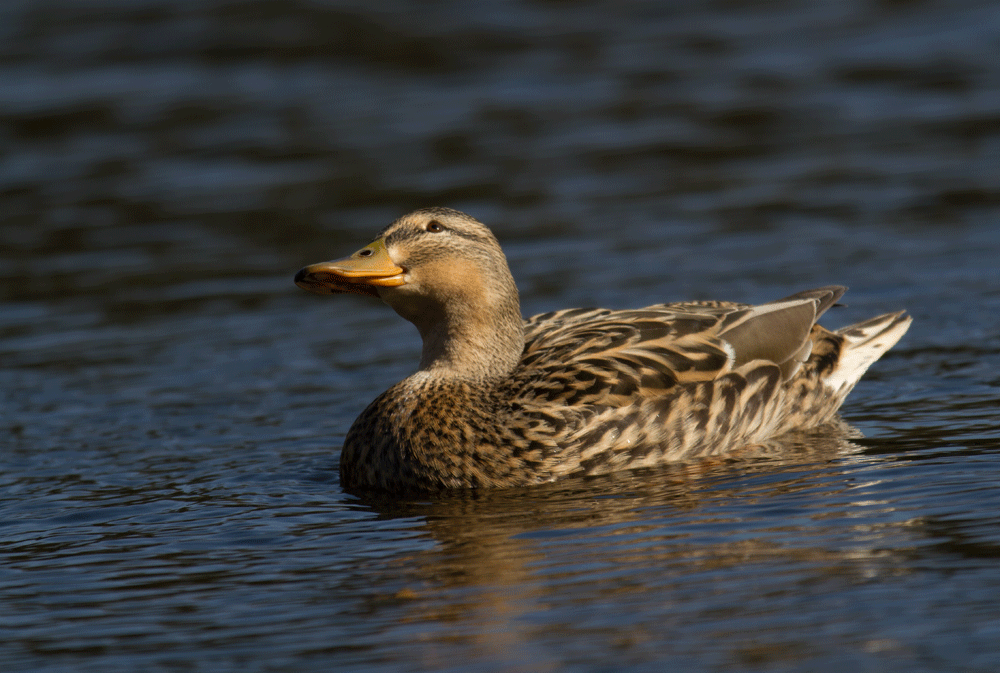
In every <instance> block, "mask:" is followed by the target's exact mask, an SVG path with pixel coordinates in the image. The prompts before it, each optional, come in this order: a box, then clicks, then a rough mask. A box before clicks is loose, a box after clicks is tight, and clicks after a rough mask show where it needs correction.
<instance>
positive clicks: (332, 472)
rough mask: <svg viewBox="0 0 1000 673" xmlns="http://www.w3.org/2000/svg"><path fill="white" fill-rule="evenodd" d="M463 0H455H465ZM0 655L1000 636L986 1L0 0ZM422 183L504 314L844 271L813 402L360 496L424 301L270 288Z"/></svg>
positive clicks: (617, 652)
mask: <svg viewBox="0 0 1000 673" xmlns="http://www.w3.org/2000/svg"><path fill="white" fill-rule="evenodd" d="M473 9H475V11H473ZM0 32H2V35H3V40H0V84H2V86H0V149H2V158H0V449H2V450H0V670H2V671H5V672H6V671H31V672H33V673H34V672H36V671H37V672H43V673H47V672H55V671H74V672H76V671H83V672H89V671H95V672H96V671H100V672H101V673H105V672H114V671H130V672H131V671H140V670H141V671H202V670H204V671H212V672H213V673H218V672H225V671H240V672H241V673H246V672H249V671H268V672H270V671H296V672H300V671H329V670H351V671H372V672H374V671H430V670H434V671H467V670H474V671H532V672H534V671H550V670H560V671H561V670H579V671H618V670H635V671H662V670H667V669H669V670H691V671H702V670H703V671H802V670H809V671H843V670H857V671H880V672H881V671H906V672H907V673H912V672H919V671H934V672H940V671H983V672H987V671H989V672H992V671H995V670H997V668H998V667H1000V620H998V619H997V608H996V606H997V605H998V603H1000V565H998V558H1000V487H998V484H1000V415H998V414H997V406H998V404H997V402H998V393H997V387H998V385H1000V376H998V374H997V371H998V365H1000V356H998V354H1000V285H998V281H997V279H996V260H997V259H1000V172H998V171H997V170H996V167H997V165H998V162H1000V123H998V122H1000V65H998V62H997V59H996V54H997V49H998V47H1000V38H998V36H1000V12H998V11H997V9H996V8H995V7H994V6H993V5H992V4H991V3H988V2H973V1H969V2H947V3H946V2H943V0H940V1H939V0H924V1H922V2H891V1H884V2H871V3H853V4H831V3H820V2H786V3H771V4H765V5H764V6H760V5H759V4H758V3H740V2H729V3H715V4H705V3H682V2H672V3H662V2H648V3H634V4H631V5H628V6H627V7H626V6H625V5H622V6H621V7H619V6H610V5H602V4H600V3H593V2H572V3H570V2H562V3H555V2H529V1H528V0H519V1H513V0H511V1H508V2H502V3H482V4H481V5H470V4H468V3H455V2H449V1H445V0H442V1H440V2H428V3H420V4H410V3H402V2H398V3H390V4H385V3H383V4H381V5H379V9H373V8H370V7H368V5H366V4H364V3H354V4H351V3H347V2H342V3H341V2H328V3H306V2H288V3H267V2H250V1H239V2H227V3H223V2H215V1H214V0H213V1H209V2H203V1H199V2H159V1H157V0H138V1H135V2H129V3H120V2H119V3H116V2H112V1H111V0H86V1H85V2H72V3H68V2H56V1H55V0H46V1H44V2H8V3H5V4H4V5H3V7H2V8H0ZM427 205H447V206H451V207H456V208H460V209H463V210H466V211H468V212H469V213H471V214H473V215H475V216H476V217H478V218H479V219H481V220H483V221H484V222H486V223H488V224H490V225H491V226H492V227H493V229H494V231H495V232H496V233H497V235H498V237H499V238H500V241H501V243H502V244H503V246H504V249H505V250H506V252H507V254H508V258H509V261H510V265H511V268H512V270H513V273H514V276H515V278H516V279H517V281H518V285H519V287H520V289H521V294H522V308H523V310H524V312H525V314H532V313H537V312H541V311H547V310H552V309H556V308H563V307H569V306H593V305H603V306H609V307H636V306H643V305H647V304H651V303H655V302H661V301H673V300H682V299H705V298H720V299H731V300H738V301H747V302H760V301H767V300H770V299H775V298H778V297H781V296H785V295H787V294H790V293H792V292H795V291H798V290H802V289H806V288H809V287H816V286H821V285H826V284H830V283H842V284H846V285H848V286H850V287H851V290H850V292H849V293H848V294H847V295H846V297H845V300H844V301H845V303H846V304H847V306H846V307H842V308H837V309H835V310H832V311H831V312H830V313H828V315H827V318H825V321H826V324H828V325H830V326H832V327H836V326H839V325H843V324H847V323H849V322H852V321H856V320H861V319H864V318H866V317H869V316H872V315H876V314H878V313H882V312H888V311H894V310H899V309H903V308H905V309H907V310H909V311H910V313H911V314H912V315H913V316H914V323H913V327H912V328H911V330H910V332H909V334H907V336H906V337H905V338H904V339H903V341H901V342H900V344H899V345H898V346H897V347H896V348H894V349H893V350H892V351H891V352H890V353H889V354H888V355H887V356H886V357H885V358H883V360H881V361H880V362H879V363H877V364H876V365H875V366H873V367H872V369H871V370H870V371H869V373H868V374H867V375H866V377H865V378H864V379H863V380H862V382H861V383H860V384H859V386H858V387H857V388H856V389H855V391H854V392H853V393H852V395H851V397H850V398H849V400H848V402H847V404H846V405H845V406H844V408H843V414H842V415H843V418H844V421H845V423H846V424H847V426H845V428H843V429H842V431H840V432H837V433H826V434H819V435H813V436H804V437H793V438H789V439H787V441H785V442H783V443H781V444H780V445H778V446H775V447H769V448H768V450H766V451H764V450H762V451H761V452H759V453H756V454H751V455H744V456H740V457H738V458H733V459H731V460H712V461H700V462H692V463H685V464H681V465H672V466H664V467H662V468H660V469H656V470H645V471H639V472H631V473H623V474H618V475H613V476H609V477H604V478H595V479H579V480H568V481H565V482H561V483H557V484H554V485H549V486H544V487H540V488H533V489H518V490H513V491H502V492H493V493H476V494H467V495H451V496H443V497H433V498H425V499H416V500H404V501H394V500H391V499H384V500H365V499H359V498H358V497H356V496H352V495H349V494H346V493H344V492H343V491H342V490H341V489H340V486H339V482H338V475H337V459H338V452H339V447H340V444H341V442H342V441H343V437H344V433H345V432H346V430H347V428H348V427H349V426H350V423H351V421H352V420H353V419H354V417H355V416H356V415H357V414H358V413H359V412H360V411H361V409H363V408H364V406H365V405H366V404H367V403H368V402H369V401H370V400H371V399H373V398H374V397H375V396H376V395H377V394H379V393H380V392H381V391H382V390H384V389H385V388H386V387H388V386H389V385H391V384H392V383H394V382H395V381H397V380H399V379H400V378H402V377H404V376H406V375H407V374H408V373H410V372H411V371H413V369H414V368H415V366H416V362H417V359H418V356H419V342H418V339H417V335H416V332H415V330H414V329H413V328H412V327H411V326H410V325H408V324H406V323H405V322H403V321H402V320H401V319H400V318H398V317H397V316H396V315H395V314H394V313H393V312H392V311H391V310H390V309H388V308H387V307H385V306H383V305H380V304H379V303H378V302H375V301H371V300H366V299H364V298H360V297H317V296H313V295H309V294H307V293H304V292H302V291H301V290H299V289H297V288H296V287H294V285H293V284H292V282H291V279H292V276H293V275H294V273H295V271H296V270H297V269H298V268H300V267H301V266H303V265H304V264H307V263H311V262H316V261H320V260H323V259H330V258H334V257H338V256H341V255H343V254H346V253H349V252H351V251H353V250H355V249H357V248H358V247H360V246H361V245H363V244H364V243H366V242H367V241H368V240H370V238H371V236H372V235H373V234H374V233H375V232H376V231H378V230H379V229H380V228H382V227H383V226H384V225H385V224H386V223H388V222H389V221H390V220H392V219H393V218H395V217H397V216H399V215H401V214H403V213H405V212H407V211H408V210H410V209H412V208H415V207H419V206H427Z"/></svg>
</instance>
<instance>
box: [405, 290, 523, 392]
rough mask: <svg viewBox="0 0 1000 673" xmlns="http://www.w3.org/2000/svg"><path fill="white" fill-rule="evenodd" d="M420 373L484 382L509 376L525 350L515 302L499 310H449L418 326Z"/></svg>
mask: <svg viewBox="0 0 1000 673" xmlns="http://www.w3.org/2000/svg"><path fill="white" fill-rule="evenodd" d="M417 328H418V329H419V330H420V336H421V338H422V339H423V342H424V345H423V351H422V352H421V356H420V370H421V371H426V372H428V373H430V374H433V375H436V376H442V377H447V378H461V379H477V380H487V379H496V378H502V377H504V376H507V375H509V374H510V373H511V372H513V371H514V369H515V368H516V367H517V365H518V362H520V360H521V352H522V351H523V350H524V321H523V319H522V318H521V312H520V307H519V306H518V304H517V302H516V299H515V301H514V304H513V306H506V307H502V308H500V309H499V310H498V311H485V310H484V309H483V308H482V307H476V309H475V310H470V311H461V310H458V311H455V310H453V311H450V312H449V314H447V315H444V316H441V318H440V319H438V320H432V321H427V322H424V323H423V324H421V325H418V326H417Z"/></svg>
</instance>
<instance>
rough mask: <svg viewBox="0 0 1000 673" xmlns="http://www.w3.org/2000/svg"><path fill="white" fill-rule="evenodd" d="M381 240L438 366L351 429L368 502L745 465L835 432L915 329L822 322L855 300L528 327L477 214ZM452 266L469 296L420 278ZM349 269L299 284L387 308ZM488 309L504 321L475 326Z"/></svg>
mask: <svg viewBox="0 0 1000 673" xmlns="http://www.w3.org/2000/svg"><path fill="white" fill-rule="evenodd" d="M438 228H440V230H438ZM379 241H383V242H385V243H384V245H385V246H386V251H387V254H388V255H389V257H390V259H391V263H392V265H393V266H392V268H393V269H394V271H393V273H395V271H398V270H403V273H404V276H403V278H404V279H405V282H404V283H401V286H400V287H399V288H398V289H397V287H396V286H391V287H382V286H381V285H378V286H377V290H376V291H377V293H378V295H379V296H380V297H381V298H382V299H383V300H385V301H386V302H387V303H389V304H390V305H392V306H393V308H396V310H397V311H398V312H400V313H401V314H402V315H404V316H405V317H407V318H409V319H411V320H412V321H413V322H414V323H415V324H416V325H417V327H418V329H419V330H420V331H421V335H422V336H423V338H424V357H423V359H422V368H421V370H420V371H418V372H417V373H416V374H414V375H413V376H411V377H409V378H407V379H405V380H404V381H402V382H400V383H398V384H396V385H395V386H393V387H392V388H390V389H389V390H387V391H386V392H385V393H383V394H382V395H381V396H379V397H378V398H377V399H376V400H375V401H374V402H372V403H371V404H370V405H369V406H368V408H367V409H365V410H364V412H363V413H362V414H361V416H359V418H358V419H357V421H355V423H354V425H353V426H352V427H351V429H350V431H349V432H348V435H347V438H346V441H345V443H344V449H343V452H342V456H341V479H342V481H343V483H344V484H345V485H346V486H348V487H353V488H377V489H384V490H389V491H395V492H400V491H407V490H437V489H447V488H469V487H498V486H516V485H527V484H534V483H539V482H544V481H550V480H553V479H557V478H560V477H563V476H566V475H571V474H600V473H605V472H611V471H615V470H621V469H629V468H636V467H645V466H650V465H655V464H657V463H661V462H665V461H675V460H684V459H691V458H696V457H699V456H708V455H716V454H723V453H730V452H734V451H739V450H740V449H741V448H743V447H746V446H748V445H753V444H756V443H761V442H765V441H767V440H769V439H770V438H773V437H776V436H779V435H781V434H782V433H785V432H788V431H792V430H802V429H808V428H810V427H815V426H818V425H820V424H823V423H825V422H828V421H829V420H831V419H832V418H833V416H834V414H835V413H836V411H837V409H838V408H839V407H840V405H841V403H842V402H843V400H844V398H845V397H846V395H847V394H848V392H850V390H851V388H853V386H854V384H855V383H856V382H857V380H858V379H859V378H860V377H861V375H862V374H863V373H864V371H865V370H866V369H867V368H868V366H869V365H871V364H872V363H873V362H874V361H875V360H877V359H878V358H879V357H880V356H881V355H882V354H883V353H884V352H885V351H886V350H888V349H889V348H890V347H892V345H894V344H895V343H896V342H897V341H898V340H899V338H900V337H902V335H903V334H904V333H905V332H906V330H907V328H908V327H909V323H910V318H909V317H908V316H906V315H905V314H904V313H902V312H900V313H894V314H889V315H885V316H880V317H878V318H873V319H871V320H868V321H865V322H863V323H858V324H857V325H853V326H850V327H846V328H844V329H841V330H838V331H837V332H831V331H829V330H827V329H825V328H823V327H821V326H819V325H817V324H816V321H817V319H818V318H819V317H820V316H821V315H822V314H823V312H824V311H826V310H827V309H828V308H829V307H830V306H832V305H833V304H834V303H835V302H836V301H837V299H839V298H840V296H841V295H842V294H843V293H844V291H845V288H843V287H839V286H830V287H824V288H819V289H816V290H809V291H806V292H800V293H798V294H795V295H792V296H790V297H787V298H785V299H782V300H779V301H776V302H771V303H769V304H762V305H759V306H749V305H745V304H736V303H731V302H721V301H711V302H686V303H676V304H658V305H655V306H649V307H646V308H642V309H636V310H623V311H613V310H608V309H567V310H562V311H555V312H552V313H545V314H542V315H537V316H534V317H532V318H530V319H528V320H526V321H523V323H522V322H521V321H520V319H519V318H518V317H516V316H517V313H516V310H517V309H516V306H517V296H516V289H514V290H510V289H509V288H512V287H513V281H512V280H511V281H509V282H508V280H507V279H508V278H509V271H508V270H507V265H506V260H505V259H504V258H503V254H502V253H501V252H500V248H499V245H496V244H495V239H493V237H492V234H490V233H489V230H488V229H487V228H486V227H485V226H483V225H482V224H480V223H478V222H476V221H475V220H473V219H472V218H470V217H468V216H467V215H464V214H462V213H458V212H457V211H452V210H448V209H441V208H436V209H426V210H422V211H417V212H415V213H412V214H410V215H408V216H406V217H404V218H401V219H400V220H397V221H396V222H395V223H393V225H391V226H390V227H389V228H388V229H386V230H385V231H384V232H382V234H381V235H380V237H379V238H378V239H377V240H376V243H379ZM372 245H373V246H375V243H373V244H372ZM369 247H371V246H369ZM373 249H375V248H373ZM356 254H357V253H356ZM413 260H418V261H419V263H414V262H413ZM442 260H443V261H445V262H446V264H444V265H442V266H440V267H437V269H438V270H437V271H436V273H438V274H440V273H441V271H440V270H441V269H447V270H448V271H447V273H454V274H457V275H459V276H461V278H462V282H461V285H456V284H449V281H447V280H446V279H442V278H440V277H435V276H434V275H432V274H431V273H430V272H428V273H426V274H421V273H420V272H421V270H422V268H423V267H424V266H425V265H426V267H427V268H428V269H432V268H434V263H435V261H442ZM336 264H337V263H325V265H326V266H322V265H313V267H307V268H306V269H303V271H302V272H300V274H299V276H298V277H297V282H299V283H300V285H302V286H303V287H306V288H307V289H311V290H314V291H323V292H330V291H335V292H339V291H353V292H358V293H361V294H371V293H372V291H373V290H372V286H370V285H367V284H366V285H363V286H362V287H355V286H356V285H358V284H359V283H363V282H364V281H363V280H362V281H359V280H357V279H355V278H354V277H351V278H348V279H346V280H345V279H344V278H341V277H340V276H339V275H338V274H339V273H340V272H339V271H338V268H339V267H337V266H336ZM331 265H332V266H331ZM320 266H322V269H320V268H319V267H320ZM352 268H354V267H352ZM320 272H322V273H324V274H328V276H329V277H328V276H323V275H321V273H320ZM388 273H390V272H388V271H387V272H385V274H388ZM331 274H332V275H331ZM396 277H397V276H392V278H393V279H395V278H396ZM317 279H319V280H317ZM479 279H481V280H479ZM321 281H323V282H324V284H322V285H320V283H321ZM386 282H389V281H386ZM392 282H395V281H394V280H393V281H392ZM498 287H500V288H506V289H507V291H502V290H499V291H498V290H497V288H498ZM511 293H513V297H511V296H509V295H510V294H511ZM467 294H468V295H469V296H468V297H466V296H465V295H467ZM414 306H419V307H420V310H414V308H413V307H414ZM511 306H513V310H514V311H515V312H514V313H511ZM470 307H471V308H470ZM477 310H481V311H483V312H486V314H487V315H486V317H487V318H490V319H487V320H482V321H477V320H476V319H475V316H470V315H468V314H469V313H470V312H473V311H477ZM438 314H440V315H438ZM494 314H495V317H496V320H492V318H493V317H494ZM441 324H444V325H445V326H446V329H445V328H441ZM470 325H471V327H470ZM479 325H487V326H488V327H480V326H479ZM493 330H495V331H496V332H497V333H496V334H495V335H494V334H493V333H492V331H493ZM522 345H523V346H522ZM514 348H516V349H518V350H513V351H512V349H514ZM503 363H506V364H503Z"/></svg>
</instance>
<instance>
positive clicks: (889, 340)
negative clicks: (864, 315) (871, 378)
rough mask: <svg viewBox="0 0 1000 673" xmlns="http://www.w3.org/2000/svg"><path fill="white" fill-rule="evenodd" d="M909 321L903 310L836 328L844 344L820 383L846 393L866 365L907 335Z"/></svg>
mask: <svg viewBox="0 0 1000 673" xmlns="http://www.w3.org/2000/svg"><path fill="white" fill-rule="evenodd" d="M912 320H913V319H912V318H911V317H910V316H908V315H907V314H906V311H899V312H897V313H887V314H885V315H880V316H878V317H876V318H871V319H870V320H865V321H863V322H859V323H855V324H853V325H848V326H847V327H842V328H841V329H839V330H837V331H836V334H838V335H840V336H841V337H843V339H844V343H843V346H842V348H841V352H840V358H839V360H838V361H837V365H836V366H835V367H834V368H833V371H831V372H830V374H828V375H827V376H826V378H825V379H824V380H823V383H824V384H825V385H826V386H827V387H829V388H831V389H833V390H834V391H837V392H838V393H841V394H843V395H846V394H847V393H848V392H850V390H851V388H853V387H854V384H856V383H857V382H858V380H859V379H860V378H861V376H862V375H863V374H864V373H865V372H866V371H867V370H868V367H870V366H871V364H872V363H873V362H875V361H876V360H878V359H879V358H880V357H882V356H883V355H884V354H885V352H886V351H887V350H889V349H890V348H892V347H893V346H895V345H896V342H897V341H899V340H900V339H901V338H902V337H903V335H904V334H906V330H908V329H909V328H910V323H911V322H912Z"/></svg>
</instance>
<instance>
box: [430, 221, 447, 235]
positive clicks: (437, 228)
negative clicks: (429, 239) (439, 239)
mask: <svg viewBox="0 0 1000 673" xmlns="http://www.w3.org/2000/svg"><path fill="white" fill-rule="evenodd" d="M427 231H430V232H432V233H435V234H439V233H441V232H442V231H444V225H443V224H441V223H440V222H438V221H437V220H431V221H430V222H428V223H427Z"/></svg>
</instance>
